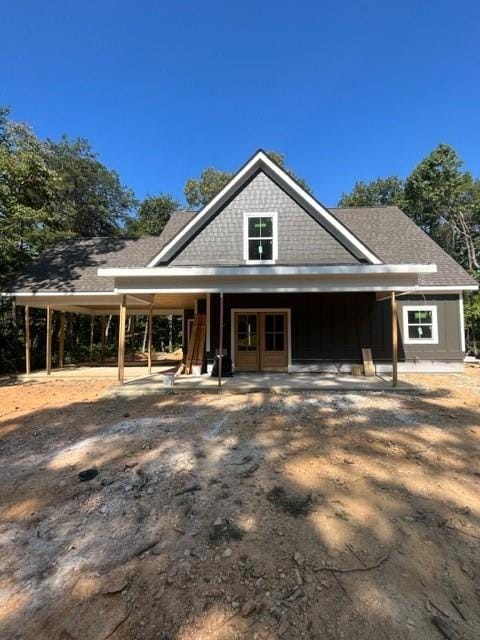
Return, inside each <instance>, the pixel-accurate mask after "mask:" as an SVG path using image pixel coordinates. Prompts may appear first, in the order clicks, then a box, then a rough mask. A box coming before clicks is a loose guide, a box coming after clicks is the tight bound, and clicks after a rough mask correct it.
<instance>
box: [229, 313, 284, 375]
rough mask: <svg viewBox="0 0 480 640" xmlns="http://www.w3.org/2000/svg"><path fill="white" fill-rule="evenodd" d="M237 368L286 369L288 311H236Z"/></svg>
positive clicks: (249, 369)
mask: <svg viewBox="0 0 480 640" xmlns="http://www.w3.org/2000/svg"><path fill="white" fill-rule="evenodd" d="M234 331H235V369H236V370H237V371H287V370H288V327H287V312H286V311H248V312H235V328H234Z"/></svg>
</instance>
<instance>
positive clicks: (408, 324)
mask: <svg viewBox="0 0 480 640" xmlns="http://www.w3.org/2000/svg"><path fill="white" fill-rule="evenodd" d="M403 327H404V334H405V335H404V342H405V343H406V344H422V343H424V344H437V343H438V323H437V307H436V306H428V307H427V306H418V307H414V306H405V307H403Z"/></svg>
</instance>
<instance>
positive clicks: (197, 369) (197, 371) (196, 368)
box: [192, 364, 202, 376]
mask: <svg viewBox="0 0 480 640" xmlns="http://www.w3.org/2000/svg"><path fill="white" fill-rule="evenodd" d="M201 375H202V365H201V364H194V365H192V376H201Z"/></svg>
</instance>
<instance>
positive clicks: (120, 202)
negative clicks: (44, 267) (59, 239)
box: [45, 136, 136, 236]
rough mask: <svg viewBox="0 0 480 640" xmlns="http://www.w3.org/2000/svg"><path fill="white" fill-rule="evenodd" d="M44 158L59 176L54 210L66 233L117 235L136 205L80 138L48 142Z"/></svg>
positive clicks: (114, 174) (113, 173) (117, 178)
mask: <svg viewBox="0 0 480 640" xmlns="http://www.w3.org/2000/svg"><path fill="white" fill-rule="evenodd" d="M45 157H46V161H47V163H48V166H49V167H50V168H51V169H52V170H53V171H55V172H56V174H57V176H58V189H57V197H56V198H55V201H54V202H53V206H54V208H55V210H56V211H57V212H58V213H59V214H61V215H62V216H63V218H64V223H65V225H66V227H67V228H68V230H69V231H71V232H72V233H74V234H76V235H80V236H111V235H116V234H117V233H118V232H119V231H120V230H121V229H122V227H123V225H124V224H125V223H126V221H127V219H128V217H129V216H130V215H131V213H132V212H133V210H134V207H135V205H136V200H135V197H134V194H133V191H132V190H131V189H129V188H127V187H124V186H123V185H122V184H121V182H120V178H119V176H118V173H117V172H116V171H113V170H111V169H108V168H107V167H106V166H105V165H103V164H102V163H101V162H100V161H99V160H98V156H97V154H96V153H95V152H94V151H93V150H92V147H91V145H90V143H89V142H88V141H87V140H84V139H83V138H77V139H74V140H72V139H70V138H68V137H67V136H63V137H62V138H61V140H60V141H59V142H54V141H52V140H47V141H46V143H45Z"/></svg>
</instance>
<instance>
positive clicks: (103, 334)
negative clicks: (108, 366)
mask: <svg viewBox="0 0 480 640" xmlns="http://www.w3.org/2000/svg"><path fill="white" fill-rule="evenodd" d="M101 329H102V364H103V363H104V362H105V316H102V325H101Z"/></svg>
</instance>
